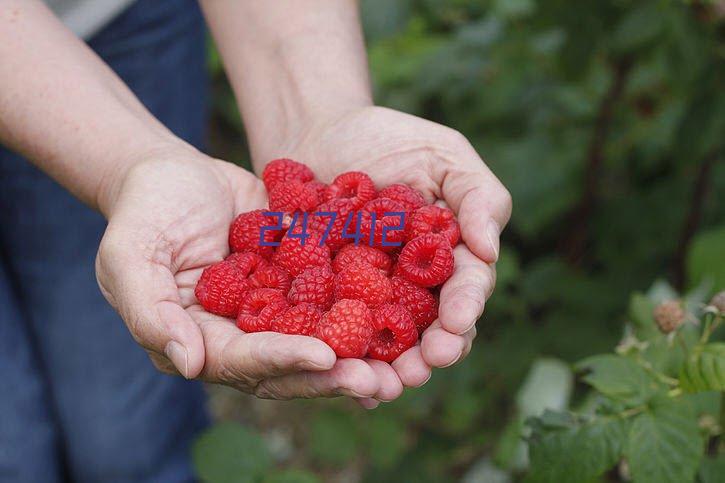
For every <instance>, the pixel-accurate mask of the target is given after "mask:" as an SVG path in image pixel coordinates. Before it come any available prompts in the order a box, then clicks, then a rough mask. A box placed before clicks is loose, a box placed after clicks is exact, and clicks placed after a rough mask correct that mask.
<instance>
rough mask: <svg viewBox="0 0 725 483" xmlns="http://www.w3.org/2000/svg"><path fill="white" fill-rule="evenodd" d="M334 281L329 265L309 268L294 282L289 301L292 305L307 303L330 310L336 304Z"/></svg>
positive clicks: (288, 295) (288, 297) (288, 296)
mask: <svg viewBox="0 0 725 483" xmlns="http://www.w3.org/2000/svg"><path fill="white" fill-rule="evenodd" d="M334 279H335V274H334V273H333V272H332V269H331V268H330V266H329V265H324V266H322V267H313V268H308V269H307V270H305V271H304V272H302V273H300V274H299V275H298V276H297V278H295V279H294V280H293V281H292V287H291V288H290V291H289V293H288V294H287V300H288V301H289V303H291V304H292V305H297V304H300V303H306V302H307V303H311V304H315V305H317V306H318V307H320V308H321V309H322V310H328V309H329V308H330V307H331V306H332V303H333V302H334Z"/></svg>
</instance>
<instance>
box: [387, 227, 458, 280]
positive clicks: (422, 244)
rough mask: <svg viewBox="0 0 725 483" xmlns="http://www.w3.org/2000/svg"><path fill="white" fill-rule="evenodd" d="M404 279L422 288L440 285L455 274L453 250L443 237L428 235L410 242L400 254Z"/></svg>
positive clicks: (399, 266) (399, 264) (400, 266)
mask: <svg viewBox="0 0 725 483" xmlns="http://www.w3.org/2000/svg"><path fill="white" fill-rule="evenodd" d="M398 268H399V270H400V273H401V275H402V276H403V277H405V278H407V279H408V280H410V281H411V282H413V283H417V284H418V285H420V286H422V287H434V286H436V285H440V284H442V283H443V282H445V281H446V280H448V279H449V278H450V276H451V275H452V274H453V250H452V249H451V245H450V243H448V240H447V239H446V238H445V237H444V236H443V235H438V234H436V233H428V234H426V235H421V236H419V237H418V238H414V239H412V240H411V241H409V242H408V243H407V244H406V245H405V246H404V247H403V250H402V251H401V252H400V256H399V257H398Z"/></svg>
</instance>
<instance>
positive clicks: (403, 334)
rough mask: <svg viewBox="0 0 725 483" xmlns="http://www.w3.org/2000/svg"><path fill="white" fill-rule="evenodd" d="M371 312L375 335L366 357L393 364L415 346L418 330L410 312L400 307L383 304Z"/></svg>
mask: <svg viewBox="0 0 725 483" xmlns="http://www.w3.org/2000/svg"><path fill="white" fill-rule="evenodd" d="M372 312H373V328H374V329H375V333H374V334H373V338H372V340H371V341H370V347H369V348H368V357H371V358H373V359H378V360H381V361H385V362H393V361H394V360H395V359H397V358H398V356H399V355H400V354H402V353H403V352H405V351H406V350H408V349H410V348H411V347H413V346H414V345H415V343H416V341H417V340H418V329H417V328H416V327H415V322H413V318H412V317H411V315H410V312H408V311H407V310H406V309H405V308H404V307H403V306H402V305H393V304H384V305H381V306H380V307H378V308H376V309H373V311H372Z"/></svg>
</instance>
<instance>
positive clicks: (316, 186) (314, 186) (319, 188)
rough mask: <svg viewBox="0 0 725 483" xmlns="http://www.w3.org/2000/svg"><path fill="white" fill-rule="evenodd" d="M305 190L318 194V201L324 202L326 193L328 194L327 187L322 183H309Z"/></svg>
mask: <svg viewBox="0 0 725 483" xmlns="http://www.w3.org/2000/svg"><path fill="white" fill-rule="evenodd" d="M305 188H307V189H308V190H311V191H314V192H315V193H317V199H318V200H320V201H322V200H324V199H325V193H326V192H327V185H326V184H325V183H323V182H321V181H316V180H312V181H308V182H307V183H305Z"/></svg>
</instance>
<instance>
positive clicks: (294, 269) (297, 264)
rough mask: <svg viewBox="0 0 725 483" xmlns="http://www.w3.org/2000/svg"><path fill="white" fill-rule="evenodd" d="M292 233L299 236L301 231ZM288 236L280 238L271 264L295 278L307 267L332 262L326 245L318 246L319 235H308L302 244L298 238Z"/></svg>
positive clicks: (314, 233) (288, 233)
mask: <svg viewBox="0 0 725 483" xmlns="http://www.w3.org/2000/svg"><path fill="white" fill-rule="evenodd" d="M292 232H293V233H296V234H300V233H301V230H298V229H295V230H292ZM290 234H291V233H290V232H287V234H286V235H285V237H284V238H282V241H281V242H280V245H279V247H278V248H277V251H276V252H274V255H273V256H272V263H274V264H275V265H277V266H278V267H281V268H282V269H284V270H286V271H287V273H289V274H290V275H292V276H293V277H296V276H297V275H299V274H300V273H302V272H303V271H304V270H305V269H307V268H309V267H319V266H323V265H329V264H330V263H331V262H332V260H331V258H330V248H329V247H328V246H327V245H322V246H320V235H319V233H316V232H311V233H308V234H307V235H308V237H307V238H306V239H305V241H304V243H302V240H301V239H299V238H290V237H289V236H290Z"/></svg>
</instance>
